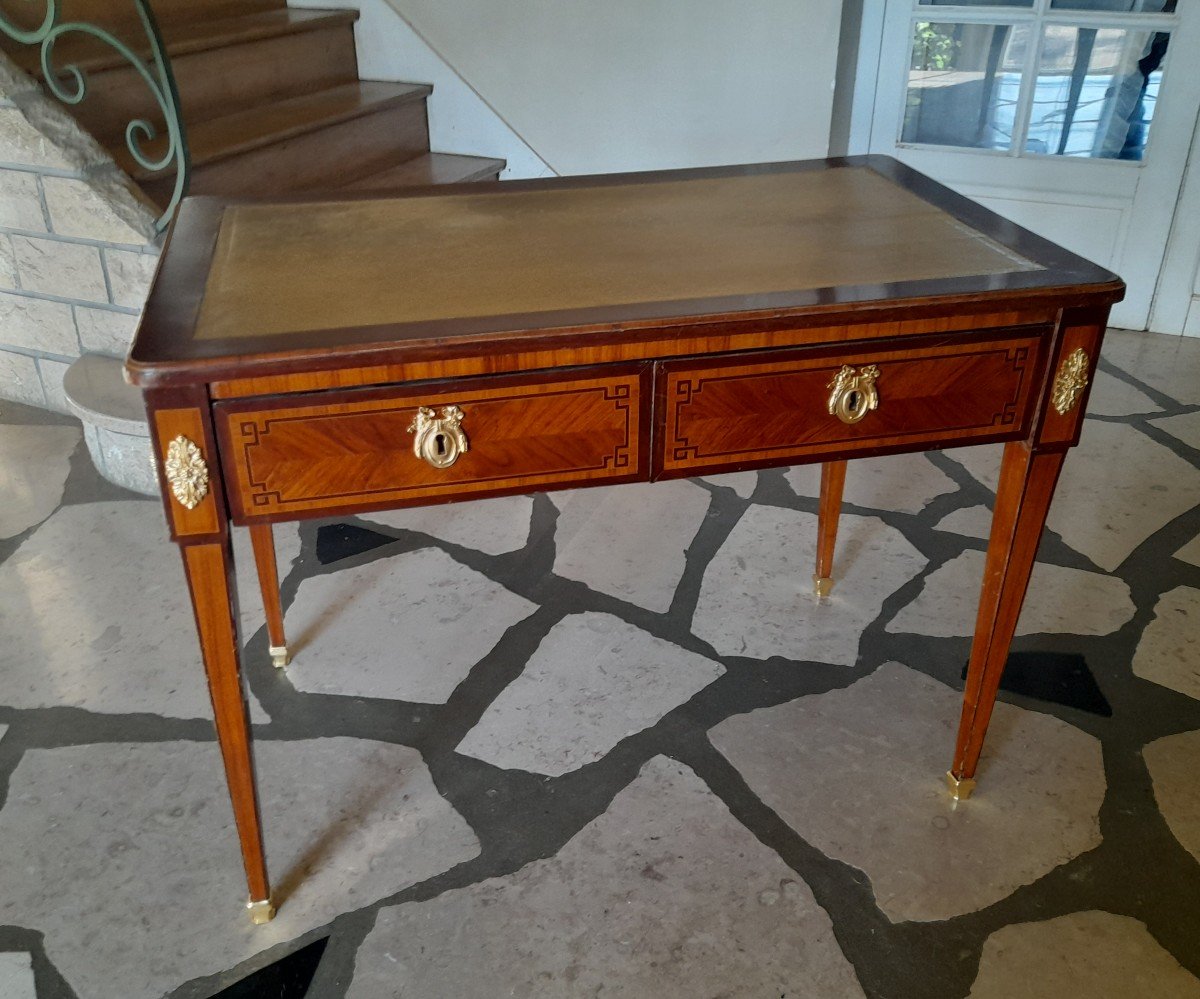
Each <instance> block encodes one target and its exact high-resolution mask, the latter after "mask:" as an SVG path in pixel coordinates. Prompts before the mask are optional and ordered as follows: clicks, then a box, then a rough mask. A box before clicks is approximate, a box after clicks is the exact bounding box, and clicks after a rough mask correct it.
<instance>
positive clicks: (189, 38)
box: [11, 8, 358, 77]
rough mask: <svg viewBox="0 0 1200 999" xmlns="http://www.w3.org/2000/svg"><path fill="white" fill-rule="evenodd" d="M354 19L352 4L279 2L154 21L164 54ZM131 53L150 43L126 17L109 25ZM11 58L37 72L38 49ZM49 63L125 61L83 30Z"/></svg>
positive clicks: (86, 66) (94, 65)
mask: <svg viewBox="0 0 1200 999" xmlns="http://www.w3.org/2000/svg"><path fill="white" fill-rule="evenodd" d="M357 20H358V11H356V10H316V9H301V8H284V9H282V10H264V11H255V12H252V13H248V14H237V15H233V16H229V17H222V18H217V19H209V20H204V21H173V22H167V23H165V24H161V25H159V27H160V29H161V31H162V35H163V41H164V42H165V43H166V47H167V54H168V55H170V56H171V57H172V58H176V59H177V58H179V57H180V56H184V55H191V54H193V53H196V52H206V51H208V50H210V49H216V48H221V47H224V46H227V45H240V44H245V43H247V42H254V41H260V40H262V39H264V38H276V37H279V36H282V35H290V34H298V33H300V32H304V31H317V30H322V29H325V28H329V27H333V26H336V25H338V24H345V25H352V24H353V23H354V22H355V21H357ZM110 30H111V31H112V33H113V34H114V35H115V36H116V37H117V38H118V39H119V40H120V41H122V42H124V43H125V44H126V45H128V46H129V47H130V48H131V49H132V50H133V51H134V52H135V53H137V54H138V55H140V56H141V57H142V58H143V59H146V60H147V61H148V60H149V58H150V45H149V42H148V41H146V37H145V32H144V30H143V29H142V26H141V24H140V23H136V22H129V23H128V24H125V25H120V26H117V27H113V28H111V29H110ZM11 58H12V59H13V60H14V61H15V62H16V63H17V65H19V66H20V67H21V68H22V69H24V70H25V71H26V72H27V73H31V74H33V75H35V76H38V77H41V75H42V66H41V56H40V50H39V49H37V48H30V47H28V46H25V47H23V48H22V49H21V50H20V51H18V52H15V53H12V54H11ZM53 65H54V66H56V67H57V66H78V67H79V68H80V69H81V70H83V71H84V72H85V73H95V72H100V71H102V70H106V69H114V68H118V67H123V66H127V65H128V63H127V62H126V60H125V59H124V58H122V56H121V55H119V54H118V53H117V52H115V51H114V50H113V49H112V47H111V46H109V45H105V44H104V43H103V42H101V41H100V40H99V39H97V38H93V37H91V36H88V35H74V34H71V35H64V36H63V37H62V40H61V41H59V42H58V43H56V44H55V46H54V63H53Z"/></svg>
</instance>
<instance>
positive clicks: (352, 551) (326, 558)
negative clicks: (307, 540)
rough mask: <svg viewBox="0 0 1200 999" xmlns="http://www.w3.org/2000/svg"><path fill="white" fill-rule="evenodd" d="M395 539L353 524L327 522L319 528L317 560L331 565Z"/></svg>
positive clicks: (387, 543) (388, 543)
mask: <svg viewBox="0 0 1200 999" xmlns="http://www.w3.org/2000/svg"><path fill="white" fill-rule="evenodd" d="M395 540H396V539H395V538H389V537H387V536H386V535H384V534H376V533H375V532H374V531H368V530H367V529H366V528H365V527H355V526H354V525H353V524H326V525H325V526H323V527H321V528H318V530H317V561H318V562H320V563H321V565H329V563H330V562H337V561H338V560H340V559H344V558H349V557H350V556H351V555H361V554H362V553H363V552H369V551H370V550H371V549H372V548H378V547H379V546H380V545H390V544H391V543H392V542H393V541H395Z"/></svg>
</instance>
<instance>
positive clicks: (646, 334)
mask: <svg viewBox="0 0 1200 999" xmlns="http://www.w3.org/2000/svg"><path fill="white" fill-rule="evenodd" d="M1057 316H1058V310H1057V309H1053V308H1046V307H1043V308H1031V309H1017V310H1009V311H1004V312H989V313H982V314H975V313H969V312H968V313H962V312H955V313H952V314H948V315H929V316H923V317H921V318H919V319H892V320H876V321H870V320H866V321H863V322H860V323H844V324H839V325H832V326H831V325H822V324H817V325H809V326H803V325H796V324H794V323H792V324H782V325H781V324H779V323H759V324H757V327H758V328H756V329H754V330H753V331H752V332H742V331H741V330H739V329H738V328H737V327H734V326H733V325H732V324H728V323H727V324H712V325H709V326H701V327H693V328H691V329H690V330H680V329H678V328H675V329H672V328H669V327H668V328H665V329H662V330H657V331H645V330H632V331H629V332H628V333H627V334H625V336H624V338H621V337H618V336H617V335H615V334H610V335H609V336H608V337H605V338H604V341H603V342H601V341H600V338H599V337H596V338H595V340H596V341H597V342H594V343H590V344H581V343H572V344H570V345H564V346H562V347H560V348H554V347H547V348H546V349H543V350H513V351H509V352H504V353H502V352H499V351H497V350H494V349H489V350H487V351H486V352H479V353H471V354H467V355H466V356H462V357H455V356H451V350H450V347H449V345H446V344H441V345H439V347H438V348H436V349H437V352H438V353H440V354H442V355H445V356H442V357H440V358H438V359H436V360H428V361H421V360H414V361H410V362H405V363H400V364H372V365H366V366H357V365H348V366H346V367H329V366H325V367H322V368H321V369H320V370H304V371H297V372H295V373H291V374H271V375H260V376H257V377H250V378H238V377H231V378H228V379H223V380H220V381H216V382H213V383H212V386H211V391H212V396H213V398H215V399H237V398H244V397H246V396H255V395H274V394H278V393H287V392H312V391H317V390H320V389H332V388H352V387H354V386H359V385H385V384H388V383H394V382H408V381H425V380H433V379H437V378H465V377H469V376H471V375H487V374H500V373H503V372H514V371H539V370H547V369H551V368H557V367H566V366H573V365H593V364H610V363H616V362H620V361H641V360H651V359H656V358H666V357H679V356H681V355H685V354H698V355H704V354H719V353H729V352H733V351H745V350H756V349H760V348H770V347H792V346H803V345H806V344H828V343H839V342H843V341H847V340H877V339H878V340H887V339H891V338H895V337H909V336H919V335H922V334H936V333H954V332H962V331H965V330H972V331H983V330H988V329H998V328H1002V327H1007V326H1033V325H1040V324H1046V323H1051V322H1054V321H1055V320H1056V319H1057Z"/></svg>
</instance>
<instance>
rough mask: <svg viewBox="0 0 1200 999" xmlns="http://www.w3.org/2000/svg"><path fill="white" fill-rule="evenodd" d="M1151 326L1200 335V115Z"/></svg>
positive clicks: (1177, 204)
mask: <svg viewBox="0 0 1200 999" xmlns="http://www.w3.org/2000/svg"><path fill="white" fill-rule="evenodd" d="M1150 329H1151V331H1153V332H1155V333H1180V332H1182V333H1183V334H1184V335H1186V336H1200V115H1197V117H1196V124H1195V127H1194V128H1193V130H1192V145H1191V151H1190V153H1189V154H1188V161H1187V167H1186V169H1185V172H1184V175H1183V187H1182V188H1181V190H1180V192H1179V200H1178V201H1177V202H1176V205H1175V219H1174V222H1173V224H1172V225H1171V235H1170V236H1169V237H1168V239H1167V252H1166V255H1165V256H1164V258H1163V265H1162V270H1160V271H1159V275H1158V287H1157V288H1156V289H1155V292H1154V304H1153V306H1152V307H1151V310H1150Z"/></svg>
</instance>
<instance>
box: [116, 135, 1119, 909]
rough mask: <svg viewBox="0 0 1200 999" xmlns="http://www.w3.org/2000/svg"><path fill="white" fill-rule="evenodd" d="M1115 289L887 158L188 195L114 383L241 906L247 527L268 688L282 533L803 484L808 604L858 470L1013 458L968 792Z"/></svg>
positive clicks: (978, 649)
mask: <svg viewBox="0 0 1200 999" xmlns="http://www.w3.org/2000/svg"><path fill="white" fill-rule="evenodd" d="M1122 294H1123V285H1122V284H1121V282H1120V280H1119V279H1118V278H1116V277H1115V276H1114V275H1112V274H1110V273H1108V272H1107V271H1104V270H1102V269H1101V268H1099V267H1096V266H1094V265H1092V264H1090V263H1088V262H1087V261H1085V260H1082V259H1081V258H1079V257H1076V256H1074V255H1072V254H1070V253H1068V252H1067V251H1065V250H1063V249H1061V248H1059V247H1057V246H1055V245H1053V244H1051V243H1048V242H1046V241H1045V240H1042V239H1040V238H1038V237H1036V236H1034V235H1033V234H1031V233H1029V232H1027V231H1025V230H1022V229H1020V228H1018V227H1017V226H1014V225H1012V224H1011V223H1009V222H1006V221H1005V220H1003V219H1001V218H1000V217H998V216H996V215H994V214H992V213H991V212H988V211H987V210H985V209H983V208H982V207H980V206H979V205H977V204H974V203H973V202H971V201H968V200H966V199H964V198H962V197H959V196H958V195H955V194H954V193H952V192H950V191H949V190H947V189H946V188H944V187H941V186H940V185H938V184H936V183H934V182H933V181H931V180H930V179H929V178H927V177H925V176H923V175H921V174H918V173H916V172H914V171H912V170H910V169H908V168H906V167H904V166H902V165H901V164H899V163H897V162H896V161H894V160H891V159H887V158H883V157H863V158H852V159H840V160H822V161H812V162H803V163H784V164H766V165H757V166H742V167H728V168H718V169H705V170H691V171H672V172H664V173H653V174H631V175H620V176H605V177H585V178H563V179H553V180H539V181H525V182H513V183H505V184H491V185H462V186H455V187H441V188H425V189H417V190H411V191H406V192H404V193H402V194H396V195H389V196H388V197H385V198H379V197H363V198H351V199H347V198H339V199H337V200H331V199H329V198H319V197H311V198H307V199H295V200H288V201H280V202H273V203H252V202H224V201H219V200H213V199H191V200H188V201H185V202H184V204H183V206H182V208H181V209H180V212H179V214H178V217H177V219H176V221H175V223H174V225H173V227H172V231H171V233H170V236H169V239H168V243H167V246H166V248H165V250H164V252H163V256H162V261H161V264H160V267H159V272H158V275H157V277H156V279H155V283H154V287H153V290H152V293H151V295H150V299H149V301H148V303H147V306H146V310H145V312H144V314H143V319H142V323H141V327H140V329H139V331H138V334H137V338H136V341H135V343H134V345H133V348H132V351H131V354H130V357H129V361H128V372H129V376H130V378H131V380H132V381H133V382H134V383H135V384H138V385H140V386H141V387H142V388H143V390H144V392H145V397H146V404H147V409H148V412H149V417H150V425H151V436H152V440H153V441H154V443H155V451H156V454H157V460H158V468H159V475H160V480H161V484H162V491H163V499H164V503H165V506H166V513H167V520H168V522H169V524H170V527H171V532H172V537H173V539H174V540H175V541H176V542H177V543H178V544H179V545H180V547H181V550H182V554H183V563H184V568H185V572H186V575H187V579H188V584H189V588H190V592H191V598H192V603H193V607H194V611H195V617H196V625H197V629H198V631H199V637H200V645H201V650H202V657H203V660H204V668H205V670H206V672H207V677H208V683H209V688H210V690H211V693H212V701H213V710H214V715H215V720H216V729H217V735H218V738H219V741H220V746H221V752H222V756H223V760H224V764H225V770H226V776H227V778H228V782H229V788H230V795H231V798H232V801H233V811H234V817H235V820H236V824H237V829H238V834H239V838H240V842H241V850H242V857H243V860H244V862H245V867H246V875H247V880H248V884H249V889H250V901H249V903H248V904H249V909H250V914H251V917H252V918H253V919H254V920H255V921H256V922H263V921H265V920H267V919H270V918H271V916H272V915H273V913H274V909H273V907H272V903H271V891H270V884H269V881H268V877H267V867H266V860H265V856H264V849H263V830H262V819H261V816H260V814H259V808H258V796H257V790H256V786H255V778H254V768H253V758H252V746H251V736H250V727H249V724H248V720H247V714H246V707H245V699H244V693H243V687H242V678H241V671H240V667H239V662H238V655H239V648H240V644H239V641H238V637H237V625H236V619H235V616H234V614H233V613H232V610H231V608H232V606H233V605H234V599H235V594H234V592H233V582H232V580H233V573H232V555H231V548H230V540H229V539H230V528H231V526H232V525H243V526H246V527H248V528H249V530H250V534H251V539H252V542H253V548H254V552H255V557H256V561H257V567H258V573H259V580H260V582H261V585H262V587H263V591H264V604H265V608H266V617H267V629H268V634H269V636H270V644H271V654H272V657H273V658H274V660H275V663H276V665H278V666H284V665H286V663H287V657H288V652H287V647H286V640H285V637H284V632H283V614H282V611H281V608H280V601H279V592H278V580H277V575H276V565H275V554H274V545H273V541H272V537H271V525H272V524H273V523H276V522H279V521H285V520H293V519H297V518H303V517H318V516H328V515H331V514H344V513H353V512H359V511H369V510H380V509H387V508H391V507H401V506H412V505H420V504H435V503H445V502H451V501H454V500H461V499H468V498H471V499H475V498H480V497H484V496H497V495H503V494H510V493H529V492H536V491H540V490H548V489H556V488H562V487H578V486H584V485H599V484H616V483H621V482H636V481H645V480H655V479H664V478H674V477H679V476H686V475H694V474H700V473H712V472H719V471H730V470H736V469H749V468H764V467H770V466H776V465H789V464H797V463H803V462H821V463H822V468H821V493H820V501H819V511H820V516H819V524H818V535H819V537H818V539H817V560H816V565H815V566H814V573H813V579H812V587H813V589H815V595H806V592H805V591H808V589H809V582H808V580H803V581H802V580H795V579H784V580H780V581H779V584H780V586H788V587H793V588H794V589H795V590H796V599H797V600H801V599H819V598H821V597H822V596H824V595H826V594H828V592H829V590H830V588H831V586H832V583H833V554H834V542H835V537H836V532H837V518H838V511H839V507H840V503H841V492H842V483H843V481H844V478H845V474H846V462H847V460H848V459H850V458H853V457H855V456H860V455H876V454H889V453H897V452H919V451H925V450H928V449H931V448H944V447H953V446H956V445H964V444H979V443H984V442H989V441H1005V442H1007V445H1006V447H1005V448H1004V454H1003V459H1002V465H1001V473H1000V481H999V486H998V489H997V494H996V504H995V515H994V519H993V527H992V534H991V539H990V541H989V545H988V554H987V560H986V569H985V574H984V580H983V588H982V595H981V599H980V606H979V616H978V620H977V625H976V631H975V637H974V642H973V645H972V650H971V659H970V667H969V671H968V676H967V681H966V689H965V693H964V697H963V710H962V718H961V723H960V727H959V733H958V739H957V744H956V745H955V747H954V748H953V755H952V756H951V757H950V769H949V772H948V774H947V780H948V783H949V790H950V793H951V794H953V795H955V797H959V798H963V797H966V796H967V795H968V794H969V793H970V790H971V788H972V787H973V785H974V779H973V778H974V773H975V768H976V764H977V762H978V760H979V753H980V749H981V746H982V742H983V738H984V733H985V732H986V730H987V725H988V720H989V718H990V716H991V712H992V707H993V704H994V702H995V698H996V692H997V688H998V685H999V682H1000V675H1001V672H1002V670H1003V668H1004V663H1005V659H1006V657H1007V654H1008V648H1009V643H1010V641H1011V639H1012V635H1013V631H1014V629H1015V627H1016V622H1017V616H1018V614H1019V612H1020V609H1021V603H1022V601H1023V599H1024V595H1025V589H1026V585H1027V583H1028V581H1029V575H1030V571H1031V568H1032V565H1033V559H1034V555H1035V553H1036V550H1037V546H1038V541H1039V538H1040V536H1041V532H1042V528H1043V526H1044V523H1045V516H1046V512H1047V509H1048V507H1049V505H1050V500H1051V497H1052V495H1053V492H1054V487H1055V483H1056V481H1057V479H1058V474H1059V470H1060V469H1061V467H1062V463H1063V460H1064V457H1065V455H1066V452H1067V450H1068V449H1069V448H1070V447H1071V446H1072V445H1073V444H1075V443H1076V442H1077V440H1078V437H1079V431H1080V426H1081V423H1082V420H1083V411H1084V408H1085V405H1086V401H1087V393H1088V385H1089V382H1090V380H1091V377H1092V373H1093V371H1094V369H1095V365H1096V360H1097V355H1098V353H1099V348H1100V342H1101V338H1102V336H1103V333H1104V327H1105V321H1106V318H1107V315H1108V309H1109V306H1110V305H1111V304H1112V303H1113V302H1115V301H1117V300H1119V299H1120V297H1121V295H1122ZM750 626H752V624H751V625H750ZM949 749H950V747H949V746H948V747H947V750H948V751H949Z"/></svg>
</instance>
